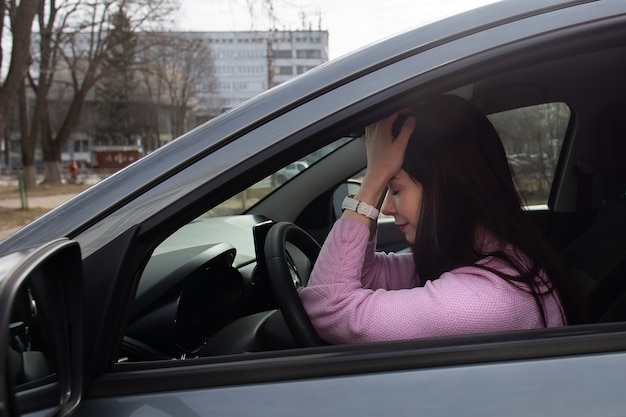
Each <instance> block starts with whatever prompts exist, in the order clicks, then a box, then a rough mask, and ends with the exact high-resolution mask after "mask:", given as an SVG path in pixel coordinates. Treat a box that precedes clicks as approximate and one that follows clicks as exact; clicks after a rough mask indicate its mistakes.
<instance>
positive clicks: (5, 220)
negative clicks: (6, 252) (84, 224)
mask: <svg viewBox="0 0 626 417" xmlns="http://www.w3.org/2000/svg"><path fill="white" fill-rule="evenodd" d="M87 188H89V186H88V185H84V184H55V185H52V184H40V185H38V186H37V187H35V188H34V189H31V190H28V192H27V195H28V197H45V196H52V195H60V194H76V193H79V192H81V191H83V190H85V189H87ZM19 198H20V192H19V189H18V187H17V186H0V200H8V199H19ZM49 210H50V209H48V208H41V207H30V205H29V209H28V210H22V209H14V208H6V207H0V230H3V229H10V228H13V227H21V226H24V225H26V224H28V223H30V222H31V221H33V220H35V219H36V218H37V217H40V216H41V215H43V214H45V213H46V212H48V211H49Z"/></svg>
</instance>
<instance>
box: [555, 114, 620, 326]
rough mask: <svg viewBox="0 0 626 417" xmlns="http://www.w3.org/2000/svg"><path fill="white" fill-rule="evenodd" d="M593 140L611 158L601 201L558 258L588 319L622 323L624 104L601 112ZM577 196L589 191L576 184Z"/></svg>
mask: <svg viewBox="0 0 626 417" xmlns="http://www.w3.org/2000/svg"><path fill="white" fill-rule="evenodd" d="M597 140H598V141H599V143H600V144H601V145H606V147H604V149H607V151H608V152H607V154H608V155H609V157H610V158H611V161H609V162H610V163H609V164H607V166H608V167H609V172H610V175H609V176H608V177H607V180H605V181H604V184H605V192H604V195H605V198H604V201H603V202H602V204H601V205H600V207H599V208H598V209H597V212H596V213H595V216H594V218H593V220H592V222H591V225H590V227H589V228H587V229H586V230H585V231H584V232H583V233H582V234H581V235H580V236H579V237H577V238H576V239H575V240H574V241H573V242H571V243H570V244H569V245H567V246H566V247H565V249H564V250H563V251H562V252H561V255H562V257H563V259H564V260H565V262H566V263H567V264H568V265H569V267H570V269H571V272H572V276H573V277H574V279H575V280H576V281H577V283H578V285H579V287H580V289H581V290H582V292H583V294H584V295H585V297H586V299H587V302H588V306H589V313H590V315H591V319H592V321H622V320H626V195H625V190H626V166H624V164H622V163H621V160H622V159H623V158H624V156H626V105H624V104H620V105H613V106H611V107H610V109H608V111H605V112H602V116H601V117H600V118H599V123H598V137H597ZM579 181H580V183H585V184H591V183H592V181H588V180H586V181H581V180H580V178H579ZM578 193H579V197H580V194H582V195H586V196H587V198H589V199H591V196H592V193H591V192H590V191H589V190H587V191H585V190H581V187H580V186H579V189H578ZM589 205H590V204H589ZM579 208H580V205H579ZM622 304H623V305H622ZM620 305H621V307H620Z"/></svg>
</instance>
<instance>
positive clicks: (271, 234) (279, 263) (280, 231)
mask: <svg viewBox="0 0 626 417" xmlns="http://www.w3.org/2000/svg"><path fill="white" fill-rule="evenodd" d="M287 242H290V243H291V244H293V245H295V246H296V247H297V248H298V249H299V250H300V251H302V253H304V255H305V256H306V257H307V258H308V259H309V260H310V261H311V263H315V260H316V259H317V256H318V255H319V252H320V245H319V243H317V241H316V240H315V239H313V237H311V235H309V234H308V233H307V232H305V231H304V230H303V229H301V228H300V227H298V226H296V225H295V224H293V223H289V222H280V223H277V224H275V225H274V226H272V227H271V228H270V230H269V231H268V233H267V237H266V239H265V262H266V266H267V275H268V277H269V281H270V285H271V287H272V291H273V292H274V296H275V298H276V302H277V303H278V307H279V308H280V310H281V311H282V313H283V317H284V318H285V322H286V323H287V327H288V328H289V330H290V331H291V333H292V335H293V338H294V340H295V342H296V344H297V345H298V346H300V347H310V346H321V345H324V344H325V343H324V342H323V341H322V339H320V337H319V336H318V335H317V332H316V331H315V328H314V327H313V323H311V319H309V316H308V314H307V313H306V311H305V310H304V307H303V306H302V302H301V301H300V296H299V295H298V290H297V288H296V286H295V285H294V279H293V276H292V274H291V272H292V269H291V268H290V266H289V261H288V254H287V251H286V243H287Z"/></svg>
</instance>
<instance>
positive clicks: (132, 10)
mask: <svg viewBox="0 0 626 417" xmlns="http://www.w3.org/2000/svg"><path fill="white" fill-rule="evenodd" d="M45 4H46V6H45V7H42V9H41V11H40V19H39V34H40V36H39V39H38V44H39V51H40V53H39V59H38V61H37V62H38V67H37V68H36V69H35V70H34V71H33V76H32V77H31V81H32V82H31V86H32V88H33V91H34V93H35V96H36V99H35V102H36V103H37V104H40V105H41V106H42V109H41V110H40V111H39V112H37V111H36V110H35V111H33V112H32V119H31V122H30V126H31V129H30V131H29V132H28V134H29V136H30V137H31V138H36V137H37V136H38V135H39V137H40V138H41V143H42V151H43V158H44V168H45V171H44V181H45V182H52V183H54V182H59V181H60V180H61V173H60V172H59V169H58V168H59V164H58V161H59V160H60V155H61V151H62V149H63V147H65V146H66V144H67V142H68V141H69V139H70V135H71V134H72V133H73V131H74V129H75V128H76V126H77V125H78V123H79V121H80V118H81V111H82V109H83V106H84V104H85V100H86V99H87V95H88V93H90V91H91V90H92V89H93V88H94V86H95V85H96V83H97V82H98V80H99V79H100V78H101V77H102V75H103V72H102V64H103V62H104V61H105V58H106V56H107V53H108V51H110V50H111V48H115V47H116V46H117V45H116V43H115V41H114V40H113V39H115V37H114V36H112V33H113V31H114V24H113V22H114V20H113V19H112V16H114V15H115V13H118V12H119V11H120V10H123V11H124V13H125V14H126V16H128V20H129V24H130V28H131V30H133V31H140V30H141V31H148V30H153V29H155V28H156V27H157V26H158V25H160V24H162V23H163V22H165V21H166V20H168V19H169V18H170V16H172V13H173V11H174V10H176V9H177V5H178V0H45ZM35 75H38V77H36V76H35ZM35 80H37V81H35ZM53 86H54V89H55V91H54V94H53V95H52V96H51V88H52V87H53ZM52 99H55V100H54V102H53V100H52ZM60 100H63V102H60ZM51 105H52V106H53V108H54V109H55V110H56V111H57V113H58V110H59V109H63V113H62V114H61V115H57V117H51V114H50V106H51ZM29 144H30V142H29ZM32 171H33V172H34V168H33V169H32ZM30 185H31V186H32V185H33V184H32V183H31V184H30Z"/></svg>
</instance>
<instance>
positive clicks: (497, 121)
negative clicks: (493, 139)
mask: <svg viewBox="0 0 626 417" xmlns="http://www.w3.org/2000/svg"><path fill="white" fill-rule="evenodd" d="M489 120H491V123H492V124H493V125H494V127H495V128H496V130H497V131H498V133H499V134H500V137H501V138H502V143H503V145H504V149H505V151H506V154H507V158H508V160H509V164H510V166H511V168H512V169H513V172H514V173H515V176H516V177H517V181H518V185H519V188H520V190H519V191H520V193H521V194H522V197H524V199H525V200H526V204H528V205H543V204H547V202H548V198H549V196H550V189H551V187H552V180H553V178H554V173H555V171H556V165H557V162H558V159H559V154H560V151H561V147H562V145H563V139H564V138H565V133H566V130H567V126H568V123H569V120H570V110H569V108H568V107H567V106H566V105H565V104H563V103H548V104H540V105H536V106H529V107H523V108H518V109H513V110H508V111H505V112H501V113H495V114H492V115H489Z"/></svg>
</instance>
